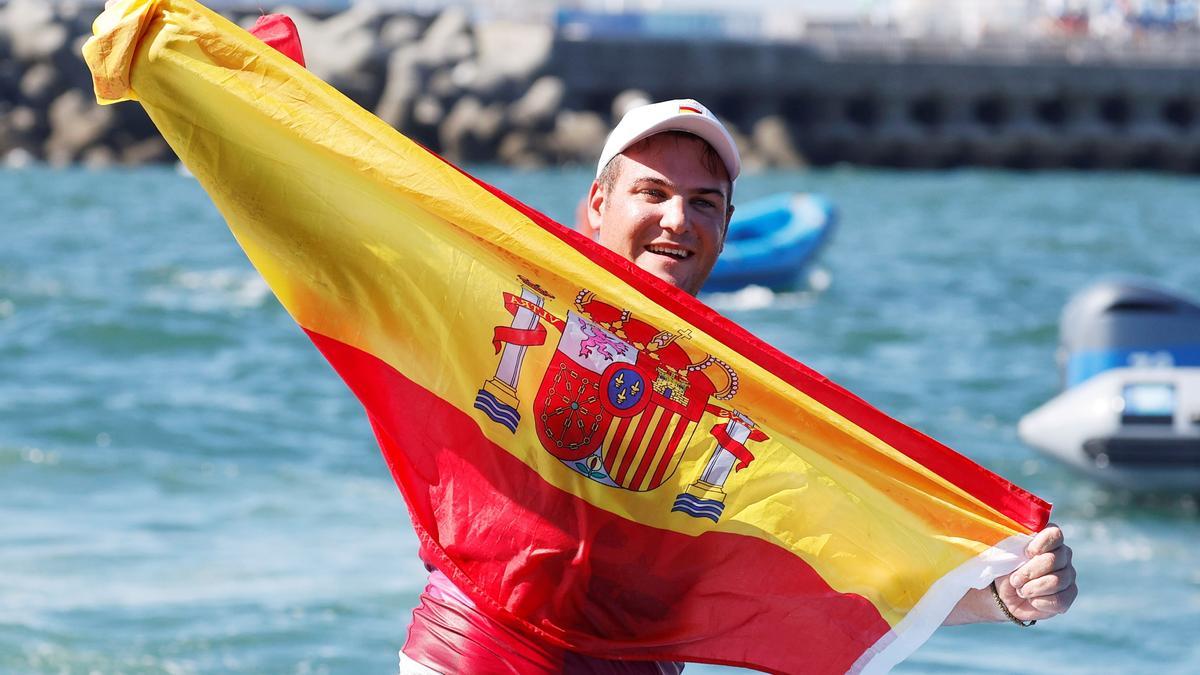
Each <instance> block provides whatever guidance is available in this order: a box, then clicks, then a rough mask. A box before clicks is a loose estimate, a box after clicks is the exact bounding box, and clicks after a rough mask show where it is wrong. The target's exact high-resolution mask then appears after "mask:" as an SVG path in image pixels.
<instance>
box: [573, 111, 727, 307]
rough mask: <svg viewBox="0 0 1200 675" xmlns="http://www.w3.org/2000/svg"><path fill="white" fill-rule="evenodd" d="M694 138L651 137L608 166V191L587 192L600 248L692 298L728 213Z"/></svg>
mask: <svg viewBox="0 0 1200 675" xmlns="http://www.w3.org/2000/svg"><path fill="white" fill-rule="evenodd" d="M706 152H708V146H707V145H706V144H705V143H704V141H702V140H700V139H699V138H692V137H687V136H684V137H679V136H671V135H661V134H660V135H656V136H651V137H650V138H648V139H645V140H643V141H641V142H640V143H637V144H635V145H633V146H631V147H630V148H629V149H627V150H626V151H625V152H624V153H622V156H621V157H620V158H618V159H617V160H615V161H618V162H620V166H619V170H618V172H617V175H616V177H615V179H614V180H613V183H612V185H611V187H605V186H603V185H600V184H599V183H598V182H597V183H593V184H592V191H591V193H590V194H589V195H588V219H589V220H590V221H591V223H592V225H593V226H594V227H597V228H598V229H599V239H598V241H599V242H600V244H601V245H603V246H604V247H605V248H608V249H610V250H612V251H613V252H615V253H617V254H619V255H621V256H623V257H625V258H627V259H628V260H630V261H632V262H633V263H634V264H635V265H637V266H638V267H640V268H642V269H644V270H646V271H647V272H649V273H651V274H653V275H654V276H656V277H658V278H659V279H662V280H663V281H665V282H667V283H669V284H671V285H673V286H675V287H677V288H680V289H682V290H684V291H687V292H688V293H691V294H692V295H695V294H696V293H698V292H700V287H701V286H703V285H704V281H705V280H706V279H707V278H708V275H709V273H710V272H712V268H713V265H714V264H715V263H716V262H717V255H718V254H719V253H720V252H721V248H722V247H723V246H724V244H725V231H726V229H727V228H728V226H729V217H730V216H731V215H733V207H732V205H730V204H729V187H728V186H729V178H728V174H726V172H725V169H724V167H720V166H718V167H716V170H715V171H714V170H713V169H711V168H708V166H707V165H708V164H709V162H705V154H706Z"/></svg>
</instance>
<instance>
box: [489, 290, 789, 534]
mask: <svg viewBox="0 0 1200 675" xmlns="http://www.w3.org/2000/svg"><path fill="white" fill-rule="evenodd" d="M520 280H521V285H522V290H521V295H519V296H517V295H514V294H512V293H505V294H504V306H505V309H506V310H507V311H508V312H509V314H511V315H512V317H513V318H512V322H511V323H510V324H509V325H508V326H497V327H496V329H495V333H494V335H493V341H492V344H493V346H494V348H495V349H496V351H497V353H499V354H500V363H499V365H498V366H497V368H496V374H495V376H494V377H493V378H492V379H490V380H488V381H487V382H485V383H484V386H483V388H482V389H480V390H479V394H478V395H477V396H476V399H475V407H476V408H478V409H479V410H481V411H483V412H484V413H485V414H486V415H487V416H488V418H489V419H491V420H492V421H493V422H495V423H497V424H500V425H503V426H504V427H506V428H507V429H509V430H510V431H512V432H514V433H515V432H516V430H517V426H518V425H519V424H520V422H521V418H522V414H521V402H520V401H519V400H518V398H517V383H518V381H519V379H520V377H521V365H522V363H523V362H524V360H525V354H526V350H528V349H529V348H531V347H537V346H541V345H543V344H544V343H545V342H546V335H547V331H546V328H545V326H543V325H542V322H545V323H548V324H550V325H551V326H553V327H555V328H557V329H558V330H559V332H560V336H559V340H558V344H557V347H556V349H555V351H554V354H553V355H552V356H551V358H550V363H549V366H548V367H547V369H546V370H545V372H544V373H543V374H542V380H541V384H540V386H539V387H538V391H537V395H536V397H535V399H534V400H533V401H532V402H531V403H530V405H529V408H530V412H531V413H532V415H533V425H534V428H535V430H536V431H537V437H538V440H540V441H541V444H542V447H543V448H545V450H546V451H547V452H549V453H550V454H551V455H553V456H554V457H556V458H558V459H559V461H561V462H562V463H563V464H565V465H566V466H567V467H568V468H570V469H571V470H573V471H575V472H576V473H579V474H580V475H582V476H584V477H586V478H589V479H591V480H594V481H596V482H598V483H601V484H603V485H607V486H609V487H613V488H619V489H624V490H632V491H635V492H648V491H651V490H654V489H656V488H658V487H660V486H661V485H663V483H664V482H665V481H666V480H667V479H668V478H669V477H670V476H671V475H672V474H673V473H674V472H675V469H676V468H677V467H678V466H679V462H680V459H681V458H682V457H683V454H684V452H685V450H686V448H687V447H688V446H689V445H690V441H691V440H692V436H693V435H694V434H695V432H696V428H697V427H698V426H700V424H701V422H702V419H703V417H704V414H705V413H709V414H710V415H713V416H715V417H717V418H718V419H719V420H725V421H724V422H718V423H717V424H715V425H713V426H712V427H711V428H710V429H709V433H711V435H712V436H713V437H714V439H715V440H716V443H715V446H714V448H713V451H712V455H711V458H710V459H709V462H708V465H707V466H706V468H705V470H704V472H703V474H702V475H701V476H699V477H698V479H697V480H696V481H695V482H693V483H692V484H691V485H689V486H688V488H687V490H685V491H684V492H682V493H680V494H679V496H678V497H677V498H676V500H675V503H674V506H673V508H672V511H677V512H680V513H685V514H687V515H690V516H693V517H696V518H709V519H711V520H713V521H717V520H719V519H720V516H721V512H722V510H723V509H724V502H725V492H724V489H723V488H724V486H725V482H726V480H727V479H728V478H729V475H730V473H731V472H733V471H740V470H741V469H744V468H746V467H747V466H749V464H750V462H751V461H753V459H754V456H753V454H751V452H750V451H749V450H748V449H747V448H746V445H745V444H746V443H748V442H750V441H763V440H766V439H767V436H766V434H764V433H763V432H762V431H761V430H759V429H757V428H755V424H754V422H753V421H752V420H751V419H750V418H749V417H748V416H746V415H745V414H743V413H741V412H739V411H737V410H735V409H731V408H726V407H723V406H721V405H719V404H718V403H716V401H729V400H731V399H733V397H734V396H736V395H737V389H738V377H737V373H736V372H734V370H733V369H732V368H730V367H729V366H728V365H726V364H725V363H724V362H723V361H721V360H720V359H717V358H714V357H713V356H711V355H703V356H701V357H699V358H696V357H693V356H692V355H691V354H689V353H688V352H687V350H686V349H684V348H683V346H682V344H681V342H683V341H685V340H686V339H687V338H688V331H686V330H683V331H679V332H677V333H672V332H670V331H665V330H659V329H658V328H655V327H654V326H651V325H650V324H648V323H646V322H644V321H641V320H639V319H637V318H636V317H634V316H632V315H631V313H630V312H629V311H626V310H621V309H619V308H617V307H614V306H612V305H609V304H606V303H604V302H602V301H600V300H598V299H597V298H596V297H595V294H593V293H592V292H590V291H587V290H580V291H579V293H578V295H576V297H575V300H574V306H573V308H572V309H570V310H568V311H567V315H566V319H565V320H563V319H560V318H558V317H557V316H555V315H554V314H552V313H551V312H549V311H548V310H547V309H546V308H545V302H546V301H547V300H553V299H554V297H553V296H552V295H550V294H549V293H548V292H547V291H545V290H543V289H542V288H541V287H540V286H538V284H536V283H534V282H533V281H530V280H529V279H526V278H524V277H521V278H520ZM710 373H711V374H713V375H716V376H717V381H716V382H714V380H713V378H712V377H711V376H710Z"/></svg>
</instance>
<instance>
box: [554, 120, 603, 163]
mask: <svg viewBox="0 0 1200 675" xmlns="http://www.w3.org/2000/svg"><path fill="white" fill-rule="evenodd" d="M607 137H608V124H606V123H605V121H604V120H603V119H601V117H600V115H598V114H596V113H594V112H589V111H585V110H562V111H559V113H558V115H556V116H555V118H554V131H553V133H552V134H551V137H550V149H551V151H552V152H553V153H554V154H555V155H556V158H557V160H558V161H560V162H577V163H590V162H595V161H596V158H597V157H599V156H600V151H601V150H603V149H604V140H605V138H607Z"/></svg>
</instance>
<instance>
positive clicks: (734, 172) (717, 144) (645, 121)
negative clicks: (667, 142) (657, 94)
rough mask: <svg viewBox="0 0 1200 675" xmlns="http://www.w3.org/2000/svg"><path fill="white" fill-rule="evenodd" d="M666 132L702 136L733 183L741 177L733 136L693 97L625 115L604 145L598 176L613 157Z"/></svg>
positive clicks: (645, 107)
mask: <svg viewBox="0 0 1200 675" xmlns="http://www.w3.org/2000/svg"><path fill="white" fill-rule="evenodd" d="M664 131H686V132H687V133H689V134H694V135H696V136H699V137H700V138H701V139H703V140H704V142H706V143H708V144H709V145H711V146H712V148H713V150H716V151H717V154H718V155H719V156H720V157H721V161H722V162H724V163H725V170H726V171H728V172H729V180H730V181H732V180H733V179H735V178H737V177H738V173H739V172H740V171H741V169H742V159H741V157H740V156H739V155H738V151H737V145H736V144H734V142H733V137H732V136H730V135H729V131H728V130H726V129H725V125H723V124H721V121H720V120H718V119H717V117H716V115H713V114H712V113H711V112H709V111H708V108H705V107H704V106H702V105H700V103H699V102H698V101H696V100H694V99H690V98H678V99H675V100H673V101H661V102H659V103H650V104H648V105H642V106H638V107H636V108H633V109H631V110H630V111H629V112H627V113H625V116H624V117H622V118H621V121H620V123H618V124H617V126H616V128H615V129H613V130H612V133H610V134H609V135H608V140H607V141H606V142H605V143H604V151H603V152H601V153H600V162H599V164H597V165H596V175H597V176H599V175H600V173H601V172H602V171H604V167H605V166H607V165H608V163H609V162H611V161H612V158H613V157H616V156H617V155H619V154H621V153H622V152H625V149H626V148H628V147H629V146H631V145H633V144H634V143H637V142H638V141H640V140H642V139H643V138H647V137H649V136H653V135H654V134H657V133H662V132H664Z"/></svg>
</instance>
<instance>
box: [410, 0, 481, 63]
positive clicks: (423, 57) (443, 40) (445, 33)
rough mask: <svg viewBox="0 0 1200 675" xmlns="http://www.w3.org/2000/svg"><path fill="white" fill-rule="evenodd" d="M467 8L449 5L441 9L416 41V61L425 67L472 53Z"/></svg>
mask: <svg viewBox="0 0 1200 675" xmlns="http://www.w3.org/2000/svg"><path fill="white" fill-rule="evenodd" d="M470 30H471V22H470V17H469V16H468V15H467V10H466V9H464V8H462V7H459V6H454V5H451V6H449V7H447V8H446V9H444V10H442V13H441V14H439V15H438V17H437V18H436V19H434V20H433V23H432V24H430V25H429V28H427V29H426V30H425V34H424V35H422V36H421V39H420V41H419V42H418V54H420V63H421V65H423V66H426V67H429V68H441V67H443V66H447V65H451V64H454V63H458V62H459V61H462V60H464V59H467V58H469V57H470V56H471V55H473V54H474V53H475V47H474V44H473V41H472V40H471V34H470Z"/></svg>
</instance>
